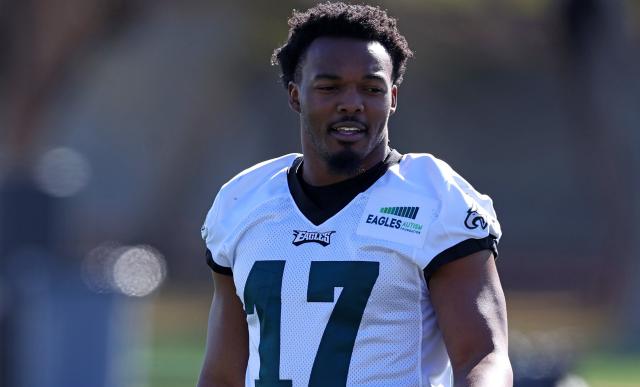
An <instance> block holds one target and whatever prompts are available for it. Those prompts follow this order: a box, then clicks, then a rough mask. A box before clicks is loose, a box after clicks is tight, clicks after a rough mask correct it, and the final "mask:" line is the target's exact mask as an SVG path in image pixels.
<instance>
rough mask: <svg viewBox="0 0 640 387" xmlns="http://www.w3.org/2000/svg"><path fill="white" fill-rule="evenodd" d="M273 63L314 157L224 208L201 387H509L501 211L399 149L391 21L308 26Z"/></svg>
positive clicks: (211, 236) (244, 175) (229, 192)
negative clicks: (392, 128) (394, 137)
mask: <svg viewBox="0 0 640 387" xmlns="http://www.w3.org/2000/svg"><path fill="white" fill-rule="evenodd" d="M289 26H290V31H289V38H288V40H287V42H286V43H285V44H284V45H283V46H282V47H280V48H278V49H276V50H275V52H274V55H273V61H274V63H275V64H278V65H279V66H280V68H281V70H282V82H283V85H284V87H285V88H286V90H287V93H288V102H289V105H290V107H291V109H293V110H294V111H295V112H296V113H298V115H299V117H300V136H301V140H302V154H289V155H285V156H282V157H280V158H277V159H273V160H268V161H265V162H262V163H260V164H258V165H255V166H253V167H251V168H249V169H247V170H245V171H243V172H241V173H240V174H239V175H237V176H236V177H234V178H233V179H231V180H230V181H229V182H228V183H226V184H225V185H224V186H223V187H222V188H221V189H220V191H219V192H218V195H217V196H216V198H215V200H214V203H213V206H212V208H211V210H210V211H209V213H208V215H207V217H206V220H205V224H204V226H203V228H202V237H203V239H204V240H205V243H206V246H207V261H208V264H209V266H210V267H211V268H212V269H213V277H214V281H215V294H214V299H213V303H212V307H211V313H210V319H209V327H208V329H209V330H208V339H207V349H206V355H205V360H204V365H203V368H202V372H201V375H200V381H199V386H200V387H212V386H243V385H245V386H256V387H267V386H268V387H301V386H325V387H326V386H394V387H397V386H446V387H449V386H491V387H497V386H510V385H511V384H512V371H511V366H510V363H509V359H508V355H507V316H506V308H505V300H504V295H503V292H502V288H501V285H500V281H499V278H498V274H497V271H496V267H495V263H494V259H495V257H496V256H497V249H496V246H497V242H498V240H499V238H500V236H501V231H500V225H499V223H498V221H497V219H496V214H495V212H494V210H493V205H492V201H491V199H490V198H489V197H488V196H486V195H483V194H480V193H478V192H477V191H476V190H475V189H474V188H473V187H472V186H471V185H470V184H469V183H468V182H467V181H466V180H465V179H464V178H462V177H461V176H460V175H459V174H458V173H456V172H455V171H454V170H452V169H451V167H449V165H447V164H446V163H445V162H444V161H442V160H439V159H437V158H435V157H434V156H432V155H430V154H426V153H407V154H400V153H399V152H397V151H396V150H393V149H391V148H390V147H389V145H388V144H389V129H388V120H389V116H390V115H391V114H393V113H394V112H395V110H396V107H397V104H398V87H399V85H400V84H401V82H402V76H403V73H404V71H405V64H406V61H407V59H408V58H410V57H411V55H412V52H411V50H410V49H409V47H408V45H407V42H406V40H405V38H404V37H403V36H402V35H401V34H400V33H399V32H398V30H397V27H396V21H395V19H393V18H391V17H389V16H388V15H387V14H386V12H385V11H383V10H382V9H380V8H378V7H372V6H366V5H346V4H343V3H322V4H318V5H316V6H315V7H313V8H311V9H308V10H307V11H304V12H297V11H294V12H293V16H292V17H291V18H290V19H289Z"/></svg>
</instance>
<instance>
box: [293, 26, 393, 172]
mask: <svg viewBox="0 0 640 387" xmlns="http://www.w3.org/2000/svg"><path fill="white" fill-rule="evenodd" d="M302 60H303V62H302V67H301V70H300V73H299V75H298V77H297V79H296V82H295V83H294V82H292V83H290V84H289V104H290V105H291V107H292V108H293V109H294V110H295V111H297V112H298V113H299V114H300V124H301V135H302V149H303V153H304V155H305V162H308V161H311V162H314V161H315V162H316V165H317V162H318V161H320V160H321V161H322V162H323V163H324V166H326V169H327V171H328V172H329V173H331V174H335V175H353V174H355V173H357V172H358V171H359V170H361V169H366V168H369V167H371V166H373V165H375V164H376V163H377V162H378V161H380V160H382V158H384V155H385V151H386V146H387V142H388V129H387V121H388V119H389V115H390V114H392V113H393V112H394V111H395V108H396V101H397V87H396V86H395V85H393V83H392V71H393V65H392V62H391V57H390V56H389V53H388V52H387V50H386V49H385V48H384V47H383V46H382V45H381V44H380V43H379V42H375V41H370V42H367V41H364V40H358V39H350V38H332V37H322V38H318V39H315V40H314V41H313V42H312V43H311V45H310V46H309V48H308V49H307V51H306V53H305V55H304V57H303V59H302ZM310 158H311V160H310Z"/></svg>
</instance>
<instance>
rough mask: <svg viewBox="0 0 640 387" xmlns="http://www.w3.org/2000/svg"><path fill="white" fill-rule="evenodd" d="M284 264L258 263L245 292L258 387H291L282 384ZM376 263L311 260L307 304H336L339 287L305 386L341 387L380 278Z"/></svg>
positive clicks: (289, 381)
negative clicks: (253, 325)
mask: <svg viewBox="0 0 640 387" xmlns="http://www.w3.org/2000/svg"><path fill="white" fill-rule="evenodd" d="M284 266H285V261H256V262H255V263H254V265H253V267H252V268H251V272H250V273H249V277H248V278H247V282H246V284H245V288H244V305H245V311H246V312H247V314H253V313H257V314H258V320H259V321H260V344H259V346H258V354H259V356H260V372H259V379H257V380H256V381H255V383H256V387H291V385H292V382H291V380H282V379H280V317H281V312H282V311H281V308H282V275H283V273H284ZM379 267H380V263H379V262H369V261H315V262H311V269H310V270H309V286H308V290H307V302H334V299H333V298H334V297H333V294H334V288H336V287H342V288H343V289H342V292H341V293H340V297H338V300H337V301H336V305H335V307H334V308H333V312H332V313H331V316H330V317H329V322H328V323H327V326H326V328H325V330H324V333H323V335H322V339H321V340H320V346H319V347H318V352H317V353H316V357H315V360H314V362H313V368H312V369H311V375H310V379H309V386H310V387H316V386H344V385H346V383H347V374H348V372H349V363H350V362H351V354H352V353H353V345H354V343H355V341H356V335H357V333H358V329H359V327H360V321H362V315H363V314H364V309H365V307H366V306H367V301H368V300H369V296H370V295H371V291H372V290H373V285H374V284H375V283H376V280H377V279H378V274H379Z"/></svg>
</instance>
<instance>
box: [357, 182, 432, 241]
mask: <svg viewBox="0 0 640 387" xmlns="http://www.w3.org/2000/svg"><path fill="white" fill-rule="evenodd" d="M437 208H438V202H437V201H436V200H434V199H430V198H427V197H424V196H420V195H416V194H414V193H410V192H404V191H397V190H392V189H382V190H378V191H375V192H374V193H373V194H372V195H371V196H370V197H369V201H368V202H367V205H366V206H365V209H364V213H363V215H362V218H361V219H360V222H359V223H358V229H357V231H356V234H358V235H362V236H368V237H373V238H378V239H384V240H388V241H391V242H397V243H402V244H406V245H410V246H413V247H422V246H423V245H424V242H425V239H426V236H427V230H428V228H429V226H430V225H431V223H432V222H433V220H434V219H435V217H436V215H437V214H436V211H437Z"/></svg>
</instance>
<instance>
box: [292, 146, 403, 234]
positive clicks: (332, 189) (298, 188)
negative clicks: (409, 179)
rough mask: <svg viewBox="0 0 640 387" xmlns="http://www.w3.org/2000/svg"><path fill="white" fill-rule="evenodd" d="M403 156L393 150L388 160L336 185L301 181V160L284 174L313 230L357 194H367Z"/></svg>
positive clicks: (294, 163) (298, 159) (297, 203)
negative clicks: (314, 226) (312, 225)
mask: <svg viewBox="0 0 640 387" xmlns="http://www.w3.org/2000/svg"><path fill="white" fill-rule="evenodd" d="M401 158H402V155H401V154H400V153H398V151H396V150H395V149H392V150H391V152H389V154H388V155H387V157H386V158H385V159H384V160H383V161H380V162H379V163H378V164H376V165H374V166H373V167H371V168H369V169H368V170H367V171H365V172H364V173H362V174H360V175H358V176H355V177H353V178H351V179H347V180H344V181H341V182H338V183H335V184H330V185H325V186H320V187H318V186H313V185H310V184H308V183H307V182H305V181H304V179H302V176H301V173H300V172H301V170H300V167H301V165H302V160H303V159H302V157H298V158H297V159H295V160H294V162H293V164H292V165H291V167H290V168H289V171H288V172H287V182H288V183H289V190H290V191H291V196H292V197H293V200H294V201H295V203H296V205H297V206H298V208H299V209H300V212H302V214H303V215H304V216H305V217H306V218H307V219H309V221H310V222H311V223H313V224H315V225H316V226H318V225H320V224H322V223H324V222H325V221H326V220H327V219H329V218H331V217H332V216H334V215H335V214H337V213H338V212H339V211H340V210H342V209H343V208H344V207H345V206H346V205H347V204H349V203H350V202H351V201H352V200H353V199H354V198H355V197H356V196H357V195H358V194H359V193H361V192H364V191H366V190H367V189H368V188H369V187H371V186H372V185H373V184H374V183H375V182H376V181H377V180H378V179H379V178H380V177H382V175H384V174H385V173H386V172H387V170H388V169H389V167H391V166H392V165H395V164H397V163H399V162H400V159H401Z"/></svg>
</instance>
